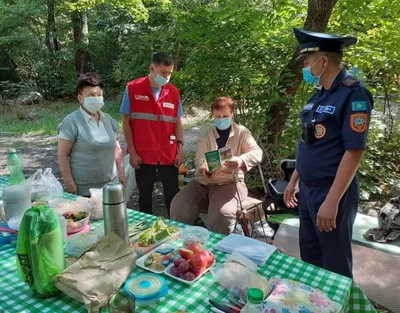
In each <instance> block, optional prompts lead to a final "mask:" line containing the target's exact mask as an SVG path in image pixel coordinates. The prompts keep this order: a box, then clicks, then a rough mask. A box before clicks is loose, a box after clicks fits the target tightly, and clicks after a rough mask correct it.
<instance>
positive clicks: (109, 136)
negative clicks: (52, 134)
mask: <svg viewBox="0 0 400 313" xmlns="http://www.w3.org/2000/svg"><path fill="white" fill-rule="evenodd" d="M103 89H104V84H103V81H102V80H101V78H100V77H99V76H98V75H97V74H96V73H86V74H82V75H81V76H80V77H79V79H78V87H77V94H78V101H79V103H80V105H81V106H80V108H79V109H78V110H76V111H75V112H72V113H71V114H69V115H68V116H67V117H65V119H64V120H63V121H62V123H61V124H60V125H59V126H58V163H59V166H60V170H61V173H62V176H63V180H64V184H65V188H66V190H67V191H68V192H70V193H73V194H77V195H80V196H89V195H90V192H89V189H90V188H102V187H103V186H104V185H105V184H107V183H109V182H111V181H115V180H117V179H119V181H120V183H121V184H123V185H124V186H126V178H125V173H124V162H123V155H122V150H121V147H120V145H119V142H118V140H117V137H118V128H117V122H116V121H115V120H114V119H113V118H112V117H111V116H110V115H108V114H107V113H104V112H102V111H101V108H102V107H103V105H104V101H103Z"/></svg>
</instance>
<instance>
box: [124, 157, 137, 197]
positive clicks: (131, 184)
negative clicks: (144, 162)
mask: <svg viewBox="0 0 400 313" xmlns="http://www.w3.org/2000/svg"><path fill="white" fill-rule="evenodd" d="M124 168H125V177H126V187H125V189H124V196H125V201H126V202H128V201H129V200H130V198H131V196H132V193H133V191H134V190H135V188H136V185H137V184H136V176H135V169H134V168H133V167H132V166H131V164H130V163H129V155H127V156H126V157H125V158H124Z"/></svg>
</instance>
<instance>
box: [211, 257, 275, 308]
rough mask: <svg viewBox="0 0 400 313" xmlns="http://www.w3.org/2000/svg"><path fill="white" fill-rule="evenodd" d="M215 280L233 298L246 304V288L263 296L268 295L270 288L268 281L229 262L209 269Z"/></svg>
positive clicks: (241, 266) (239, 265)
mask: <svg viewBox="0 0 400 313" xmlns="http://www.w3.org/2000/svg"><path fill="white" fill-rule="evenodd" d="M211 273H212V274H213V276H214V278H215V280H216V281H217V282H218V283H219V284H220V285H221V286H222V287H224V288H226V289H227V290H229V293H230V294H231V295H232V296H234V297H235V298H240V299H241V300H242V301H243V302H244V303H246V301H247V299H246V295H247V290H248V288H259V289H261V290H262V291H263V292H264V295H267V294H269V292H270V290H271V287H270V283H269V281H268V280H267V279H266V278H264V277H262V276H260V275H259V274H257V273H256V272H253V271H251V270H250V269H248V268H247V267H244V266H243V265H241V264H239V263H236V262H229V263H226V264H221V265H218V266H216V267H213V268H211Z"/></svg>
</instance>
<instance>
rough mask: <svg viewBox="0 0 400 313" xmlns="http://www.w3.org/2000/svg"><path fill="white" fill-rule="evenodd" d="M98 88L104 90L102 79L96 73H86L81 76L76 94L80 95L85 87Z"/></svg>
mask: <svg viewBox="0 0 400 313" xmlns="http://www.w3.org/2000/svg"><path fill="white" fill-rule="evenodd" d="M97 86H99V87H100V88H101V89H104V83H103V80H102V79H101V77H100V76H99V75H98V74H96V73H94V72H90V73H84V74H81V75H79V78H78V85H77V86H76V92H77V93H78V94H79V93H80V92H81V91H82V89H83V88H85V87H97Z"/></svg>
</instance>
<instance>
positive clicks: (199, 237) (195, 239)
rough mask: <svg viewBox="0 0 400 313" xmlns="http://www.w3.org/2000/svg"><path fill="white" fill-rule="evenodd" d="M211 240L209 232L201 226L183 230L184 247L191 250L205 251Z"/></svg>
mask: <svg viewBox="0 0 400 313" xmlns="http://www.w3.org/2000/svg"><path fill="white" fill-rule="evenodd" d="M209 238H210V233H209V231H208V230H207V229H206V228H204V227H200V226H189V227H186V228H184V229H183V230H182V240H183V246H184V247H185V248H187V249H190V250H193V251H195V250H197V249H199V250H203V249H204V248H205V246H206V244H207V242H208V239H209Z"/></svg>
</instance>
